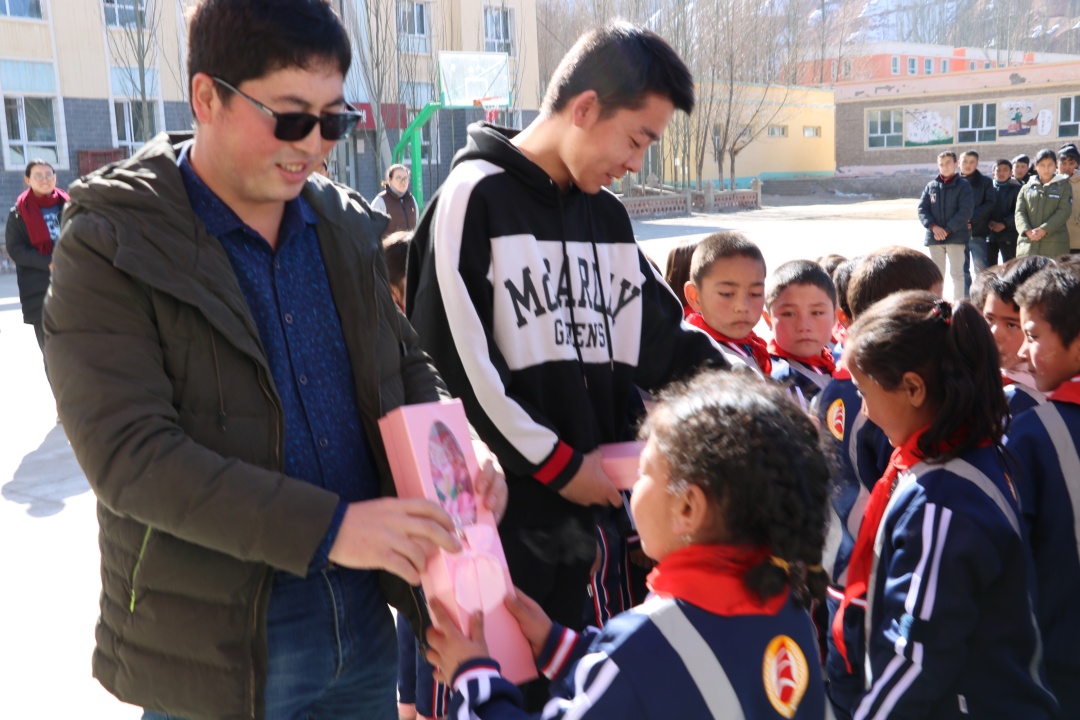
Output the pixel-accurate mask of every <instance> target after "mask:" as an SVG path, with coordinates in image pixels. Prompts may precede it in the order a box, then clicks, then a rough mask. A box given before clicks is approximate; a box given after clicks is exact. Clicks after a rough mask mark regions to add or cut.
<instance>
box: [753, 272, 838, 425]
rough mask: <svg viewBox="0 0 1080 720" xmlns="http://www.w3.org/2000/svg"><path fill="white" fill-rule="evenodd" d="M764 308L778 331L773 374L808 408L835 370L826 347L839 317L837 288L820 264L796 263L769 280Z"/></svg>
mask: <svg viewBox="0 0 1080 720" xmlns="http://www.w3.org/2000/svg"><path fill="white" fill-rule="evenodd" d="M765 307H766V308H767V309H768V314H769V319H770V321H771V325H772V331H773V339H772V340H770V341H769V358H770V359H771V360H772V372H771V373H770V375H771V376H772V379H773V380H776V381H777V382H779V383H781V384H784V385H786V386H788V387H790V388H791V392H792V393H793V395H794V396H795V398H796V400H797V401H798V402H799V404H800V405H802V406H803V407H804V408H805V409H809V403H810V402H811V401H812V400H813V399H814V398H815V397H817V395H818V393H820V392H821V391H822V390H823V389H824V388H825V386H826V385H828V384H829V381H830V380H831V379H832V374H833V371H834V370H836V361H835V360H834V359H833V356H832V351H831V350H829V348H828V347H827V344H828V342H829V337H830V336H831V335H832V330H833V324H834V323H835V322H836V317H837V316H836V286H835V285H834V284H833V281H832V278H831V277H829V274H828V273H827V272H825V270H824V269H823V268H822V267H821V266H820V265H818V264H817V263H814V262H810V261H809V260H792V261H791V262H786V263H784V264H783V265H781V266H780V267H778V268H776V272H774V273H773V274H772V275H770V276H769V278H768V281H767V282H766V284H765Z"/></svg>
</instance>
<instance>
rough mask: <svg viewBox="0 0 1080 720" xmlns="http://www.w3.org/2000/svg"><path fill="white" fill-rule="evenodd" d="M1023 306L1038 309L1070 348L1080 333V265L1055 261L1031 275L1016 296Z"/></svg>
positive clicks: (1015, 300)
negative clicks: (1055, 262)
mask: <svg viewBox="0 0 1080 720" xmlns="http://www.w3.org/2000/svg"><path fill="white" fill-rule="evenodd" d="M1014 297H1015V299H1014V300H1013V302H1014V303H1016V304H1017V305H1019V306H1020V307H1021V308H1023V309H1027V310H1030V309H1031V308H1037V309H1038V310H1039V312H1040V313H1041V314H1042V316H1043V317H1044V318H1046V322H1047V324H1048V325H1050V327H1051V329H1052V330H1053V331H1054V332H1055V333H1057V335H1058V337H1059V338H1061V344H1062V345H1064V346H1066V347H1068V346H1069V345H1071V344H1072V341H1073V340H1075V339H1076V337H1077V335H1080V312H1077V311H1076V309H1077V308H1078V307H1080V267H1077V266H1075V265H1069V264H1055V265H1048V266H1047V267H1044V268H1043V269H1042V270H1040V271H1039V272H1037V273H1035V274H1034V275H1032V276H1031V277H1030V278H1028V280H1027V282H1025V283H1024V284H1023V285H1021V286H1020V288H1019V289H1018V290H1017V291H1016V295H1015V296H1014Z"/></svg>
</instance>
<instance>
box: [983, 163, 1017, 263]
mask: <svg viewBox="0 0 1080 720" xmlns="http://www.w3.org/2000/svg"><path fill="white" fill-rule="evenodd" d="M1020 188H1021V185H1020V181H1019V180H1017V179H1016V178H1014V177H1013V175H1012V163H1011V162H1009V161H1008V160H1006V159H1004V158H1002V159H1001V160H998V161H997V164H996V165H995V166H994V208H993V210H991V211H990V220H989V222H988V223H987V224H988V226H989V227H990V239H989V241H988V242H987V243H986V264H987V265H988V266H989V265H997V264H998V255H999V254H1000V256H1001V262H1002V263H1006V262H1008V261H1010V260H1012V259H1013V258H1014V257H1016V238H1017V234H1018V233H1017V232H1016V198H1017V197H1018V196H1019V195H1020Z"/></svg>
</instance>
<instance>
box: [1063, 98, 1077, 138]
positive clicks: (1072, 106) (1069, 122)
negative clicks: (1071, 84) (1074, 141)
mask: <svg viewBox="0 0 1080 720" xmlns="http://www.w3.org/2000/svg"><path fill="white" fill-rule="evenodd" d="M1058 137H1080V95H1072V96H1070V97H1063V98H1061V100H1060V101H1059V103H1058Z"/></svg>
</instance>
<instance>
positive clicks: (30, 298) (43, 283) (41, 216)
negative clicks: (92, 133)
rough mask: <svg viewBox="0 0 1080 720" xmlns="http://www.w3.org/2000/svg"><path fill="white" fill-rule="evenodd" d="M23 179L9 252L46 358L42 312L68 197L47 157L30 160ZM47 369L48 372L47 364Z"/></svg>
mask: <svg viewBox="0 0 1080 720" xmlns="http://www.w3.org/2000/svg"><path fill="white" fill-rule="evenodd" d="M23 182H24V183H26V190H25V191H24V192H23V193H22V194H21V195H19V197H18V199H17V200H15V207H13V208H11V212H10V213H8V219H7V230H6V232H5V241H6V244H7V252H8V255H10V256H11V259H12V260H14V261H15V270H16V273H17V275H18V281H19V301H20V302H21V303H22V311H23V322H25V323H26V324H27V325H33V326H34V334H35V335H37V341H38V347H39V348H41V352H42V356H43V357H44V353H45V331H44V330H43V329H42V326H41V311H42V306H43V305H44V302H45V292H46V291H47V290H48V289H49V271H50V268H51V267H52V254H53V245H54V244H55V243H56V239H57V238H58V237H60V215H61V213H62V212H63V210H64V203H66V202H67V200H68V196H67V193H65V192H64V191H63V190H60V189H59V188H57V187H56V171H55V170H53V166H52V165H50V164H49V163H48V162H46V161H45V160H36V159H35V160H31V161H30V163H29V164H28V165H27V166H26V171H25V177H24V178H23ZM45 372H46V373H48V367H46V369H45Z"/></svg>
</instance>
